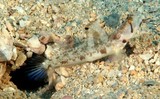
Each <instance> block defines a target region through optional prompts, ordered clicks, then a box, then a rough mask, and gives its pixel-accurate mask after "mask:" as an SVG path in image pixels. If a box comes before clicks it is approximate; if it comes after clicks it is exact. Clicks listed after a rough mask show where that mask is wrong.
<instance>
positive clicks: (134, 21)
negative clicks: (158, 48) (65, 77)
mask: <svg viewBox="0 0 160 99" xmlns="http://www.w3.org/2000/svg"><path fill="white" fill-rule="evenodd" d="M142 18H143V15H141V14H136V15H135V16H130V17H128V18H127V19H126V21H125V22H124V23H123V24H122V26H121V27H120V28H119V29H118V30H117V31H116V32H115V33H114V34H113V35H111V36H108V35H105V34H104V31H102V34H101V33H99V34H98V36H99V39H100V40H105V38H106V41H102V42H101V43H99V44H94V43H95V41H86V43H83V44H82V45H81V46H79V47H76V48H72V49H69V50H67V51H65V52H63V53H61V54H59V55H58V56H56V55H55V56H53V58H52V59H51V60H49V61H48V60H47V61H46V64H47V65H50V66H51V67H52V68H56V67H60V66H73V65H77V64H82V63H85V62H91V61H95V60H98V59H101V58H103V57H106V56H109V55H113V54H116V53H118V52H119V51H121V50H122V49H123V48H124V47H125V45H126V44H127V42H128V40H129V39H131V38H134V35H135V34H136V31H137V29H138V28H139V25H140V23H141V21H142ZM98 28H99V27H98ZM94 33H97V32H93V34H92V35H95V34H94ZM96 35H97V34H96ZM102 37H103V38H102ZM92 38H94V36H92ZM93 40H94V39H93ZM89 44H90V45H89Z"/></svg>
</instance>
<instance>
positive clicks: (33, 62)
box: [10, 54, 48, 92]
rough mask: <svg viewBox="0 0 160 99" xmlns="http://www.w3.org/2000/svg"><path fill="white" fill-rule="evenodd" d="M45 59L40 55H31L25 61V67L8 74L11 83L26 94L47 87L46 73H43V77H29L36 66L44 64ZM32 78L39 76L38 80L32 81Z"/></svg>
mask: <svg viewBox="0 0 160 99" xmlns="http://www.w3.org/2000/svg"><path fill="white" fill-rule="evenodd" d="M44 60H45V58H44V57H43V56H40V55H35V54H34V55H33V56H32V58H29V59H27V60H26V61H25V65H23V66H21V68H20V69H17V70H15V71H12V72H11V73H10V76H11V77H12V78H11V81H12V82H13V83H14V84H15V85H16V86H17V87H18V89H20V90H22V91H24V90H25V91H27V92H34V91H37V90H38V89H39V88H42V87H44V86H45V85H47V83H48V82H47V73H46V72H45V71H44V72H43V73H44V74H43V76H40V72H39V75H29V74H31V73H33V71H32V70H33V69H36V66H39V67H40V65H41V64H42V62H44ZM34 76H35V77H36V76H40V77H39V78H38V79H34Z"/></svg>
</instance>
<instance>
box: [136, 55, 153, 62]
mask: <svg viewBox="0 0 160 99" xmlns="http://www.w3.org/2000/svg"><path fill="white" fill-rule="evenodd" d="M139 56H140V58H142V59H143V60H145V61H148V60H149V59H150V58H151V57H153V55H152V54H142V55H139Z"/></svg>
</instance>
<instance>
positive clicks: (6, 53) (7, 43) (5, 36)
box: [0, 29, 13, 62]
mask: <svg viewBox="0 0 160 99" xmlns="http://www.w3.org/2000/svg"><path fill="white" fill-rule="evenodd" d="M12 49H13V40H12V38H11V36H10V35H9V33H8V32H7V30H5V29H4V30H3V32H0V62H4V61H9V60H10V59H11V58H12V54H13V52H12Z"/></svg>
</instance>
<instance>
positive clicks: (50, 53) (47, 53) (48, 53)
mask: <svg viewBox="0 0 160 99" xmlns="http://www.w3.org/2000/svg"><path fill="white" fill-rule="evenodd" d="M44 54H45V57H46V58H48V59H52V57H53V55H54V53H53V48H52V47H51V46H49V45H47V48H46V51H45V53H44Z"/></svg>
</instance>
